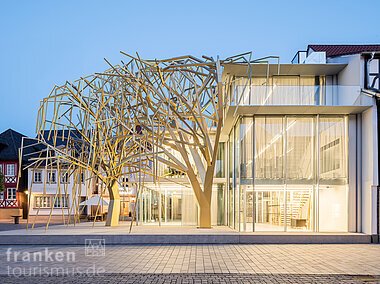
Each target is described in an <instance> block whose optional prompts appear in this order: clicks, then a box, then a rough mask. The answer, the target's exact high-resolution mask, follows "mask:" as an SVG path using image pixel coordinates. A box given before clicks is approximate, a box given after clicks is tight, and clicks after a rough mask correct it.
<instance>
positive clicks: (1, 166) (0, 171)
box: [0, 164, 3, 174]
mask: <svg viewBox="0 0 380 284" xmlns="http://www.w3.org/2000/svg"><path fill="white" fill-rule="evenodd" d="M2 173H3V164H0V174H2Z"/></svg>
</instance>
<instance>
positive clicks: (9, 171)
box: [5, 164, 16, 177]
mask: <svg viewBox="0 0 380 284" xmlns="http://www.w3.org/2000/svg"><path fill="white" fill-rule="evenodd" d="M6 169H7V170H6V173H5V175H6V176H8V177H13V176H15V172H16V167H15V164H7V168H6Z"/></svg>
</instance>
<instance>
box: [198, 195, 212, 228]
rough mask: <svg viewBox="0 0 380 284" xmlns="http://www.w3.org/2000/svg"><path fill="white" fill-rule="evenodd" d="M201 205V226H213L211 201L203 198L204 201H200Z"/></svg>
mask: <svg viewBox="0 0 380 284" xmlns="http://www.w3.org/2000/svg"><path fill="white" fill-rule="evenodd" d="M198 205H199V228H201V229H210V228H211V202H208V201H207V200H205V199H203V200H202V202H198Z"/></svg>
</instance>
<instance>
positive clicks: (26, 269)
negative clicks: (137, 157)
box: [0, 244, 380, 283]
mask: <svg viewBox="0 0 380 284" xmlns="http://www.w3.org/2000/svg"><path fill="white" fill-rule="evenodd" d="M103 248H104V247H87V251H86V249H85V246H84V245H83V246H46V247H43V246H34V247H33V246H14V247H8V246H0V263H1V264H2V265H0V274H2V276H7V275H8V277H4V278H1V279H2V280H1V283H19V282H24V283H53V282H55V283H102V282H109V283H119V282H124V283H263V282H264V283H380V245H376V244H363V245H361V244H355V245H353V244H351V245H348V244H347V245H315V244H313V245H145V246H107V245H106V246H105V250H103ZM86 253H87V255H86ZM103 253H105V255H102V254H103ZM25 275H26V276H27V277H25ZM30 275H32V276H30ZM41 275H43V276H45V277H40V276H41ZM46 275H48V276H50V277H46ZM56 275H60V276H61V275H64V277H61V278H60V279H59V281H58V280H57V277H55V276H56ZM76 279H77V280H78V279H80V281H77V280H76ZM82 280H83V281H82ZM106 280H107V281H106Z"/></svg>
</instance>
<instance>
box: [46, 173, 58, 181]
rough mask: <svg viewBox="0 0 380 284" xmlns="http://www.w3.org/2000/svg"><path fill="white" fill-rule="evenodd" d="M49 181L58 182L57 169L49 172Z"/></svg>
mask: <svg viewBox="0 0 380 284" xmlns="http://www.w3.org/2000/svg"><path fill="white" fill-rule="evenodd" d="M48 182H49V183H56V182H57V180H56V175H55V171H51V172H48Z"/></svg>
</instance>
